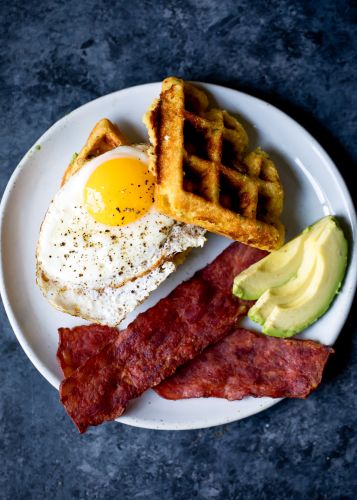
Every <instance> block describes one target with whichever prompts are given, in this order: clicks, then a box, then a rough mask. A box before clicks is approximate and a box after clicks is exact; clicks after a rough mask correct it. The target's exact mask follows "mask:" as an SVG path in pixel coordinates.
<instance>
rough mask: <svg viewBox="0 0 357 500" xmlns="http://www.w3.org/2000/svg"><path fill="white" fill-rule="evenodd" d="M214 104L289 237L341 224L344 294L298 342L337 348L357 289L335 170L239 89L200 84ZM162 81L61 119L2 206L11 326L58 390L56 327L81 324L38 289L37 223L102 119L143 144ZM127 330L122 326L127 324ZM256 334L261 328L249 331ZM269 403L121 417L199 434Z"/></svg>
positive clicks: (352, 222)
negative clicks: (253, 158)
mask: <svg viewBox="0 0 357 500" xmlns="http://www.w3.org/2000/svg"><path fill="white" fill-rule="evenodd" d="M199 85H201V86H202V87H203V88H204V89H205V90H206V91H208V92H209V93H210V95H211V97H212V99H213V100H214V101H215V102H216V104H217V105H218V106H220V107H222V108H225V109H227V110H229V111H230V112H231V113H233V114H235V115H236V116H237V117H238V118H239V119H240V120H241V121H242V122H243V124H244V125H245V127H246V130H247V131H248V135H249V138H250V148H252V149H253V148H255V147H256V146H258V145H259V146H261V147H262V148H263V149H265V150H266V151H267V152H268V153H269V154H270V155H271V157H272V158H273V160H274V161H275V162H276V164H277V166H278V169H279V172H280V175H281V179H282V182H283V185H284V189H285V208H284V214H283V221H284V223H285V225H286V228H287V239H290V238H291V237H293V236H295V235H296V234H297V233H299V232H300V231H301V230H302V229H304V228H305V227H306V226H307V225H309V224H311V223H312V222H314V221H316V220H317V219H319V218H321V217H322V216H324V215H327V214H335V215H337V216H338V217H339V219H340V220H341V222H342V224H343V226H344V228H345V229H346V234H347V236H348V238H349V240H350V248H351V254H350V263H349V267H348V272H347V276H346V279H345V282H344V284H343V287H342V289H341V292H340V293H339V295H338V296H337V298H336V300H335V301H334V303H333V306H332V307H331V308H330V310H329V311H328V312H327V313H326V314H325V315H324V316H323V317H322V318H321V319H320V320H319V321H318V322H316V323H315V324H314V325H313V326H312V327H310V328H308V329H307V330H306V331H305V332H304V334H303V337H306V338H311V339H315V340H318V341H320V342H322V343H324V344H333V343H334V341H335V340H336V338H337V336H338V334H339V332H340V330H341V328H342V326H343V323H344V321H345V319H346V317H347V314H348V311H349V309H350V306H351V302H352V299H353V294H354V290H355V286H356V251H355V247H354V245H353V241H354V239H355V234H356V217H355V213H354V208H353V204H352V201H351V198H350V195H349V193H348V190H347V188H346V186H345V183H344V181H343V180H342V178H341V176H340V174H339V172H338V170H337V169H336V167H335V165H334V164H333V162H332V161H331V159H330V158H329V157H328V156H327V154H326V153H325V151H324V150H323V149H322V148H321V146H320V145H319V144H318V143H317V142H316V141H315V140H314V139H313V138H312V137H311V136H310V135H309V134H308V133H307V132H306V131H305V130H304V129H303V128H302V127H301V126H300V125H298V124H297V123H296V122H295V121H294V120H292V119H291V118H289V117H288V116H287V115H285V114H284V113H282V112H281V111H279V110H278V109H276V108H275V107H273V106H271V105H269V104H267V103H266V102H264V101H261V100H259V99H256V98H254V97H251V96H249V95H247V94H244V93H241V92H237V91H235V90H231V89H227V88H223V87H219V86H216V85H209V84H199ZM160 87H161V85H160V84H159V83H153V84H148V85H140V86H138V87H132V88H129V89H126V90H121V91H118V92H114V93H113V94H110V95H107V96H104V97H101V98H100V99H96V100H94V101H92V102H90V103H88V104H86V105H84V106H82V107H80V108H79V109H77V110H75V111H73V112H72V113H70V114H69V115H67V116H65V117H64V118H62V119H61V120H60V121H58V122H57V123H56V124H55V125H53V127H51V128H50V129H49V130H48V131H47V132H46V133H45V134H44V135H43V136H42V137H41V138H40V139H39V140H38V141H37V143H36V144H35V145H34V146H33V147H32V148H31V150H30V151H29V152H28V153H27V154H26V155H25V157H24V158H23V160H22V161H21V162H20V164H19V165H18V167H17V169H16V170H15V172H14V174H13V176H12V177H11V179H10V182H9V184H8V186H7V189H6V191H5V194H4V196H3V199H2V203H1V280H0V285H1V294H2V298H3V302H4V306H5V309H6V312H7V315H8V317H9V320H10V323H11V325H12V328H13V330H14V332H15V334H16V336H17V338H18V340H19V342H20V344H21V346H22V347H23V349H24V351H25V352H26V354H27V356H28V357H29V358H30V360H31V361H32V363H33V364H34V365H35V366H36V368H37V369H38V370H39V371H40V372H41V373H42V375H43V376H44V377H45V378H46V379H47V380H48V381H49V382H50V383H51V384H52V385H53V386H54V387H56V388H58V386H59V383H60V380H61V378H62V377H61V372H60V370H59V367H58V366H57V362H56V349H57V342H58V336H57V328H58V327H60V326H68V327H71V326H74V325H79V324H83V323H85V322H84V321H83V320H81V319H79V318H74V317H71V316H69V315H66V314H63V313H60V312H58V311H56V310H55V309H53V308H52V307H51V306H50V305H49V304H48V303H47V302H46V300H45V299H44V297H43V296H42V294H41V292H40V290H39V289H38V288H37V286H36V284H35V247H36V241H37V237H38V234H39V229H40V225H41V222H42V219H43V217H44V215H45V213H46V210H47V207H48V205H49V203H50V201H51V199H52V197H53V196H54V194H55V193H56V191H57V190H58V188H59V184H60V180H61V177H62V174H63V172H64V169H65V168H66V166H67V165H68V163H69V161H70V159H71V157H72V154H73V153H74V152H77V151H79V150H80V149H81V147H82V146H83V144H84V143H85V141H86V139H87V137H88V134H89V132H90V131H91V129H92V128H93V126H94V124H95V123H96V122H97V121H98V120H99V119H101V118H103V117H107V118H109V119H110V120H112V121H113V122H114V123H117V124H118V125H119V126H120V128H121V130H122V131H123V132H124V133H125V134H126V135H127V136H128V137H129V138H131V139H132V141H133V142H142V141H148V138H147V133H146V129H145V127H144V125H143V124H142V116H143V114H144V112H145V111H146V109H147V108H148V106H149V105H150V103H151V102H152V100H153V99H154V98H155V97H157V96H158V95H159V93H160ZM229 244H230V240H228V239H226V238H223V237H219V236H215V235H210V237H209V239H208V242H207V244H206V246H205V247H204V248H203V249H198V250H195V251H194V252H192V255H191V256H190V257H189V259H188V260H187V261H186V262H185V263H184V264H183V265H182V266H181V267H180V268H179V269H178V270H177V272H176V273H175V274H174V275H173V276H171V277H170V278H169V279H168V280H167V281H166V282H165V283H164V284H163V285H161V286H160V287H159V288H158V289H157V290H156V291H155V292H154V293H152V295H151V296H150V297H149V299H148V300H147V301H146V302H145V303H144V304H142V305H141V306H140V307H139V308H137V309H136V310H135V312H134V313H133V314H131V315H130V317H129V318H128V319H127V320H126V322H125V324H127V323H128V322H129V321H131V320H132V319H133V318H134V317H135V316H136V315H137V314H138V312H141V311H143V310H145V309H147V308H148V307H150V306H152V305H153V304H155V303H156V302H157V301H158V300H159V299H160V298H162V297H165V296H166V295H167V294H168V293H169V292H170V291H171V290H172V289H173V288H174V287H175V286H177V284H179V283H180V282H181V281H183V280H185V279H187V278H188V277H190V276H191V275H192V274H193V273H194V271H196V270H197V269H199V268H201V267H203V266H204V265H206V264H207V263H208V262H210V261H211V260H213V259H214V258H215V257H216V256H217V255H218V254H219V253H220V252H221V251H222V250H223V249H224V248H225V247H226V246H227V245H229ZM123 326H124V325H123ZM255 328H257V326H256V325H255ZM276 402H277V400H272V399H269V398H262V399H254V398H246V399H244V400H242V401H236V402H229V401H225V400H221V399H215V398H207V399H191V400H183V401H167V400H165V399H162V398H160V397H159V396H157V395H156V394H155V393H154V391H152V390H149V391H147V392H146V393H145V394H144V395H143V396H142V397H140V398H138V399H137V400H134V401H132V402H131V404H130V405H129V408H128V410H127V411H126V413H125V414H124V416H122V417H121V418H120V419H118V421H120V422H122V423H126V424H130V425H135V426H139V427H146V428H151V429H195V428H201V427H209V426H213V425H218V424H224V423H227V422H231V421H234V420H238V419H241V418H244V417H247V416H249V415H252V414H254V413H257V412H259V411H262V410H264V409H266V408H268V407H269V406H272V405H273V404H274V403H276Z"/></svg>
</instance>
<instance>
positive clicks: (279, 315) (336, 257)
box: [233, 216, 347, 337]
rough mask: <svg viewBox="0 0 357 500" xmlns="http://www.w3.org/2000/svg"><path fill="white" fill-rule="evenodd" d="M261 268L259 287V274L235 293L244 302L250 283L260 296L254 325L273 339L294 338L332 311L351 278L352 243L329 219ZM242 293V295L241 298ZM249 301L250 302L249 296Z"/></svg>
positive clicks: (254, 309) (253, 311)
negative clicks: (349, 251)
mask: <svg viewBox="0 0 357 500" xmlns="http://www.w3.org/2000/svg"><path fill="white" fill-rule="evenodd" d="M286 248H287V250H286ZM284 249H285V251H284ZM279 253H280V257H279V255H278V254H279ZM268 259H270V261H269V260H268ZM265 260H266V264H264V261H265ZM260 263H262V264H263V266H261V267H258V269H257V279H259V283H258V285H252V282H254V274H252V275H251V274H249V275H248V276H247V277H243V279H241V276H242V274H244V273H245V272H246V271H244V273H242V274H241V275H239V276H238V277H237V278H236V279H235V283H234V287H233V293H235V294H236V295H238V296H242V292H241V290H242V288H243V287H245V286H246V285H247V283H248V288H249V292H248V295H249V294H250V296H251V295H252V293H251V291H252V290H253V288H254V290H259V292H260V293H259V299H258V300H257V302H256V304H255V305H254V306H253V307H252V308H251V309H250V311H249V313H248V316H249V317H250V319H252V320H253V321H255V322H257V323H260V324H261V325H263V333H265V334H267V335H271V336H274V337H291V336H293V335H295V334H296V333H298V332H300V331H302V330H303V329H304V328H306V327H307V326H309V325H311V323H313V322H314V321H316V320H317V319H318V318H319V317H320V316H322V315H323V314H324V313H325V312H326V311H327V309H328V308H329V306H330V304H331V302H332V300H333V298H334V296H335V294H336V293H337V291H338V290H339V288H340V286H341V282H342V280H343V277H344V275H345V271H346V265H347V241H346V239H345V237H344V235H343V232H342V230H341V228H340V227H339V226H338V225H337V223H336V221H335V219H334V218H333V217H331V216H328V217H324V218H323V219H321V220H320V221H318V222H317V223H315V224H314V225H312V226H310V227H309V228H307V229H306V230H305V231H304V232H303V233H301V235H300V236H298V237H297V238H295V239H294V240H292V241H291V242H290V243H288V244H286V245H284V247H282V248H281V249H280V250H278V251H276V252H273V253H272V254H270V255H269V256H267V257H266V258H265V259H262V260H261V261H260V262H258V264H260ZM279 263H281V268H280V266H279ZM254 266H256V264H254V265H253V266H251V267H250V268H248V269H247V271H249V270H250V269H251V268H253V267H254ZM282 270H283V271H282ZM264 277H266V281H265V286H264V283H263V280H264ZM237 282H238V283H239V284H238V286H237ZM242 284H243V285H242ZM237 288H238V289H239V293H236V292H235V290H236V289H237ZM244 290H245V288H244ZM243 295H244V298H246V295H247V292H246V291H244V293H243ZM254 298H257V295H256V292H255V295H254Z"/></svg>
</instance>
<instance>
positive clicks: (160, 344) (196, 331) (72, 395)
mask: <svg viewBox="0 0 357 500" xmlns="http://www.w3.org/2000/svg"><path fill="white" fill-rule="evenodd" d="M265 255H266V252H263V251H260V250H257V249H254V248H251V247H247V246H245V245H242V244H240V243H233V244H232V245H231V246H230V247H229V248H227V249H226V250H225V251H224V252H223V253H222V254H221V255H220V256H218V257H217V258H216V259H215V260H214V261H213V262H212V263H211V264H210V265H208V266H207V267H206V268H204V269H203V270H201V271H199V272H198V273H196V275H195V276H194V277H193V278H191V279H190V280H188V281H186V282H185V283H182V284H181V285H179V286H178V287H177V288H176V289H175V290H174V291H173V292H171V294H170V295H169V296H168V297H166V298H164V299H162V300H160V301H159V302H158V303H157V304H156V305H155V306H154V307H152V308H151V309H149V310H148V311H146V312H144V313H142V314H140V315H139V316H138V317H137V318H136V319H135V320H134V321H133V323H131V324H130V325H129V327H128V328H127V329H126V330H124V331H123V332H121V333H120V336H119V337H118V338H117V339H116V340H114V341H113V342H111V343H110V344H108V345H106V346H105V347H104V348H103V349H102V350H101V351H100V352H99V353H98V354H96V355H95V356H93V357H91V358H90V359H88V360H87V362H86V363H85V364H84V365H83V366H81V367H79V368H78V369H77V370H75V371H74V372H73V373H72V375H71V376H70V377H68V378H67V379H65V380H64V381H63V382H62V384H61V387H60V398H61V401H62V403H63V405H64V406H65V408H66V410H67V413H68V414H69V416H70V417H71V418H72V419H73V421H74V423H75V424H76V426H77V428H78V430H79V431H80V432H85V430H86V429H87V428H88V426H90V425H99V424H100V423H102V422H104V421H106V420H113V419H115V418H117V417H119V416H120V415H121V414H122V413H123V412H124V411H125V408H126V406H127V404H128V402H129V401H130V399H133V398H135V397H138V396H139V395H141V394H142V393H143V392H144V391H145V390H146V389H149V388H150V387H153V386H155V385H157V384H158V383H159V382H161V381H162V380H164V379H165V378H166V377H168V376H170V375H171V374H172V373H174V371H175V370H176V369H177V368H178V367H179V366H180V365H182V364H184V363H186V362H187V361H189V360H191V359H193V358H194V357H195V356H197V355H198V354H199V353H200V352H202V351H203V349H205V348H206V347H207V346H209V345H210V344H213V343H215V342H217V341H219V340H220V339H221V338H223V337H224V336H225V335H226V334H227V333H228V332H229V330H230V329H231V327H232V325H234V324H235V322H236V321H237V319H238V317H239V316H240V315H242V314H246V312H247V310H248V308H249V306H250V303H249V302H245V301H241V300H238V299H236V298H234V297H233V296H232V293H231V287H232V282H233V278H234V277H235V276H236V275H237V274H238V273H240V272H241V271H242V270H243V269H245V268H246V267H248V266H249V265H251V264H253V263H254V262H256V261H257V260H259V259H261V258H262V257H264V256H265Z"/></svg>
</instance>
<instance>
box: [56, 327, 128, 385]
mask: <svg viewBox="0 0 357 500" xmlns="http://www.w3.org/2000/svg"><path fill="white" fill-rule="evenodd" d="M58 334H59V343H58V350H57V360H58V362H59V364H60V367H61V368H62V371H63V374H64V376H65V377H69V376H70V375H72V372H74V370H75V369H76V368H78V367H79V366H82V365H84V363H85V362H86V361H87V359H89V358H91V357H92V356H94V355H95V354H98V352H100V351H101V350H102V349H103V347H104V346H105V345H107V344H109V343H110V342H113V340H115V339H116V338H117V337H118V335H119V331H118V330H117V329H116V328H111V327H110V326H105V325H96V324H93V325H84V326H76V327H74V328H59V329H58Z"/></svg>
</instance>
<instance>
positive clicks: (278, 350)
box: [154, 328, 334, 401]
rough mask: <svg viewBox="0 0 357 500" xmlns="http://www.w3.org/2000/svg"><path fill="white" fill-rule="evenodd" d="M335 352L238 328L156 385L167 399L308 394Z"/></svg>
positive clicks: (314, 343) (273, 396)
mask: <svg viewBox="0 0 357 500" xmlns="http://www.w3.org/2000/svg"><path fill="white" fill-rule="evenodd" d="M333 352H334V350H333V349H332V348H331V347H327V346H324V345H321V344H318V343H317V342H313V341H312V340H297V339H289V340H286V339H279V338H274V337H268V336H266V335H261V334H258V333H254V332H251V331H248V330H245V329H242V328H238V329H234V330H233V332H232V333H230V334H229V335H228V336H227V337H225V338H224V339H223V340H221V341H220V342H218V343H217V344H215V345H214V346H212V347H208V348H207V349H206V350H205V351H204V352H203V353H202V354H201V355H200V356H198V357H197V358H195V359H193V360H192V361H190V362H189V363H187V364H186V365H184V366H181V367H180V368H179V369H178V370H177V371H176V372H175V374H174V375H173V376H171V377H170V378H168V379H166V380H164V381H163V382H161V384H159V385H158V386H157V387H155V388H154V389H155V391H156V392H157V393H158V394H159V395H160V396H162V397H164V398H166V399H185V398H200V397H216V398H225V399H229V400H231V401H233V400H238V399H242V398H244V397H245V396H254V397H257V398H259V397H271V398H284V397H287V398H306V397H307V396H308V395H309V394H310V393H311V392H312V391H313V390H314V389H316V387H317V386H318V385H319V384H320V382H321V379H322V373H323V370H324V367H325V364H326V362H327V359H328V357H329V356H330V354H332V353H333Z"/></svg>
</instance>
